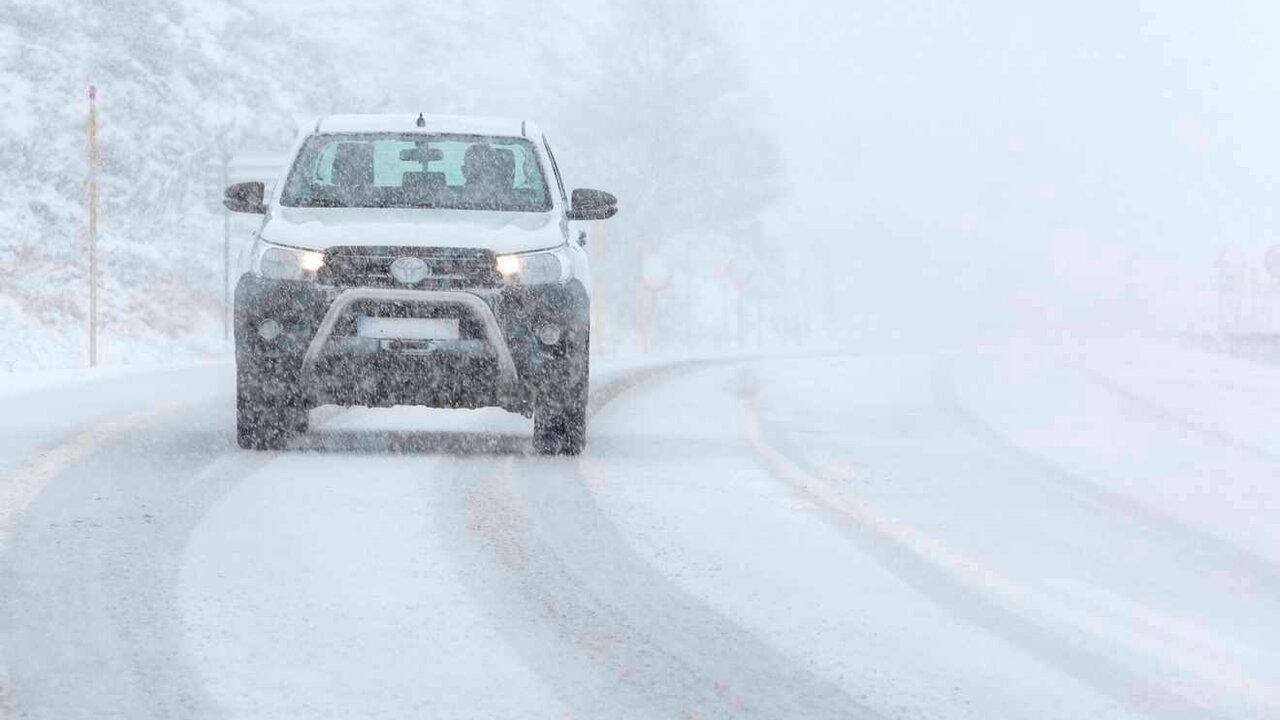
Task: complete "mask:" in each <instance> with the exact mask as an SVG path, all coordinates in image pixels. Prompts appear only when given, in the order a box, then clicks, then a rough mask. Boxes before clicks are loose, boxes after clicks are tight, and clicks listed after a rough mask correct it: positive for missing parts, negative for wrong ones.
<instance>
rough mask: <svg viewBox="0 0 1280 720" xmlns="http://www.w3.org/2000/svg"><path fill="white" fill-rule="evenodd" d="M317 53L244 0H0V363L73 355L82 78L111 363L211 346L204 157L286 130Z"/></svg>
mask: <svg viewBox="0 0 1280 720" xmlns="http://www.w3.org/2000/svg"><path fill="white" fill-rule="evenodd" d="M281 38H289V42H288V43H287V44H280V43H279V42H278V40H279V39H281ZM331 67H332V66H331V64H330V61H329V60H328V59H326V58H325V57H324V55H323V54H322V53H321V52H320V48H319V47H317V46H316V45H314V44H313V43H308V42H307V41H306V39H305V38H293V37H290V32H289V29H288V28H287V27H286V26H283V25H281V24H277V23H274V22H272V21H270V20H269V19H268V18H265V17H263V16H262V14H261V13H260V12H259V11H258V10H256V9H255V5H254V4H253V3H249V2H244V1H243V0H215V1H213V2H207V1H205V0H184V1H183V2H177V3H175V2H167V1H162V0H124V1H114V0H113V2H111V3H68V4H61V3H49V2H39V1H36V2H32V1H31V0H0V98H3V102H4V107H3V111H2V112H0V157H3V158H4V162H3V163H0V182H3V185H4V187H5V188H6V192H4V193H0V227H3V228H4V229H5V231H4V233H3V234H0V325H3V326H4V327H5V328H6V331H7V332H6V334H7V337H8V341H7V342H6V343H5V346H4V348H3V350H0V368H5V367H14V366H19V367H26V366H67V365H75V364H78V363H81V362H83V359H84V356H85V349H84V340H83V338H84V333H85V330H84V327H85V322H86V315H87V268H86V262H85V246H86V238H87V232H86V229H85V225H86V219H85V202H84V198H85V178H86V173H87V167H86V160H85V156H86V150H87V137H86V126H87V110H88V97H87V90H88V87H89V85H90V84H94V85H96V86H97V88H98V99H99V132H100V142H101V170H100V179H101V220H100V241H101V248H102V257H103V273H102V279H103V307H102V321H103V335H104V348H103V350H104V353H105V354H106V357H107V360H108V361H109V362H112V361H114V362H123V361H129V360H135V361H136V360H140V359H145V358H146V357H147V356H151V357H153V358H157V359H159V358H165V357H172V356H173V355H175V354H191V353H193V352H199V351H201V350H212V349H216V347H217V342H218V340H217V338H218V333H219V332H220V329H219V328H218V314H217V311H218V306H219V303H220V302H221V284H220V283H221V265H220V259H221V246H220V243H219V242H217V241H218V240H220V237H221V235H220V233H221V220H220V218H216V217H215V216H213V215H211V214H209V213H208V212H207V211H206V210H205V209H204V203H203V193H204V192H205V188H204V187H202V186H201V184H200V180H201V168H202V167H203V166H204V164H205V163H206V162H208V161H210V160H213V159H215V158H218V157H219V156H220V155H221V154H222V153H224V152H232V151H240V150H242V149H245V148H254V147H262V148H271V147H276V146H278V145H280V144H282V143H284V142H287V141H288V139H289V138H290V137H291V136H292V135H293V134H294V133H295V128H296V125H297V121H298V120H299V118H301V117H303V116H305V115H306V114H308V113H311V112H314V110H315V108H316V107H317V106H318V105H320V104H322V103H323V102H324V98H326V97H329V96H330V95H331V94H332V92H331V89H330V87H329V86H331V85H332V84H333V83H334V80H335V78H338V77H339V74H338V73H336V72H334V71H332V70H331V69H330V68H331ZM322 79H323V80H322ZM15 330H16V332H14V331H15ZM202 333H203V334H204V335H207V336H208V337H209V338H210V340H209V341H203V340H201V339H200V337H201V335H202Z"/></svg>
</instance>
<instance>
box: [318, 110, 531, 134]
mask: <svg viewBox="0 0 1280 720" xmlns="http://www.w3.org/2000/svg"><path fill="white" fill-rule="evenodd" d="M419 119H421V121H422V122H421V123H419ZM314 132H315V133H317V134H326V133H383V132H391V133H424V134H436V133H457V134H461V135H499V136H513V137H529V138H533V137H537V136H538V131H537V129H536V128H535V127H534V125H533V123H531V122H529V121H527V120H522V119H519V118H503V117H481V116H470V115H427V114H425V113H424V114H421V115H419V114H417V113H394V114H384V115H329V116H326V117H322V118H319V119H317V120H316V124H315V131H314Z"/></svg>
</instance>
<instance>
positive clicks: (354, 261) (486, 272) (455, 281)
mask: <svg viewBox="0 0 1280 720" xmlns="http://www.w3.org/2000/svg"><path fill="white" fill-rule="evenodd" d="M402 257H416V258H420V259H422V260H425V261H426V262H427V264H428V265H429V266H430V267H431V272H430V274H429V275H428V276H427V277H426V278H425V279H423V280H422V281H421V282H419V283H417V284H414V285H404V284H402V283H400V282H399V281H397V280H396V279H395V278H394V277H392V275H391V263H393V262H395V261H396V260H398V259H399V258H402ZM316 279H317V280H319V281H320V282H322V283H325V284H327V285H337V286H341V287H396V288H412V289H415V290H452V289H458V288H475V287H496V286H497V285H499V284H500V282H501V276H500V275H499V274H498V271H497V267H496V265H495V261H494V255H493V253H492V252H490V251H489V250H474V249H471V248H421V247H361V246H347V247H333V248H329V249H328V250H327V251H326V252H325V254H324V267H322V268H321V269H320V272H319V273H318V276H317V278H316Z"/></svg>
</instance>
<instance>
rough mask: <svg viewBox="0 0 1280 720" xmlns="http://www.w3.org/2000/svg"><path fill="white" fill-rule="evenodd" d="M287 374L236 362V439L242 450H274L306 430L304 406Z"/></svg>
mask: <svg viewBox="0 0 1280 720" xmlns="http://www.w3.org/2000/svg"><path fill="white" fill-rule="evenodd" d="M290 375H291V374H290V373H281V372H278V371H277V372H272V371H271V370H270V369H268V368H263V367H255V364H254V363H252V362H249V361H246V359H243V358H242V359H240V360H239V361H238V362H237V363H236V442H237V443H238V444H239V445H240V447H242V448H244V449H246V450H278V449H280V448H282V447H284V446H285V445H286V444H287V443H288V442H289V438H291V437H292V436H293V435H295V434H297V433H304V432H306V431H307V425H308V418H307V406H306V403H305V402H303V401H302V399H301V397H300V395H301V393H300V389H299V388H298V387H297V384H296V379H295V378H292V377H290Z"/></svg>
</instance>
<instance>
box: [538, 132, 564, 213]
mask: <svg viewBox="0 0 1280 720" xmlns="http://www.w3.org/2000/svg"><path fill="white" fill-rule="evenodd" d="M542 147H544V148H546V149H547V157H549V158H551V172H552V173H553V174H554V175H555V176H556V185H559V186H560V201H561V202H562V203H564V206H565V207H566V208H567V207H569V197H568V196H567V195H565V192H564V180H563V179H562V178H561V177H560V166H559V165H556V154H555V153H553V152H551V143H549V142H547V138H546V136H543V138H542Z"/></svg>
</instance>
